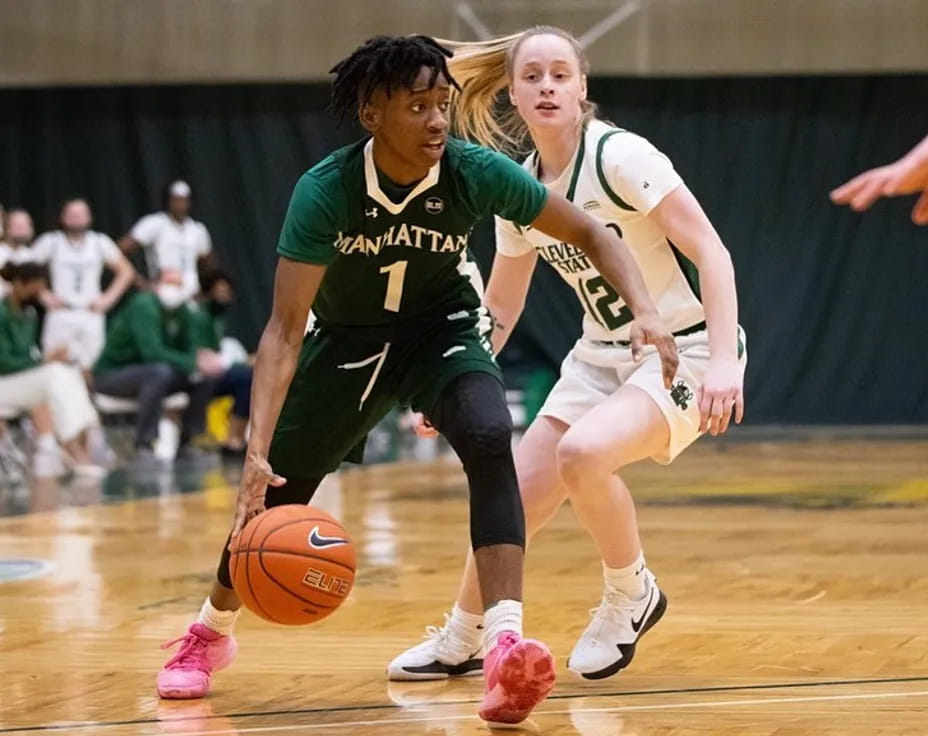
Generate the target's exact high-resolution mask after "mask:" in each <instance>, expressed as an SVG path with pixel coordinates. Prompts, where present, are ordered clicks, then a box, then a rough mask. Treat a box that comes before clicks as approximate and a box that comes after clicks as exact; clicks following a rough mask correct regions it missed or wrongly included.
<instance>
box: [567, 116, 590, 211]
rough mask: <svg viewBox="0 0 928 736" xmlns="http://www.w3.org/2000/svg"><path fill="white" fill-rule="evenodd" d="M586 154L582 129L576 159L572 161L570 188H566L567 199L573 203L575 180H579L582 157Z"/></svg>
mask: <svg viewBox="0 0 928 736" xmlns="http://www.w3.org/2000/svg"><path fill="white" fill-rule="evenodd" d="M584 154H586V128H584V129H583V135H581V136H580V147H579V148H578V149H577V158H576V160H574V173H573V174H571V176H570V186H569V187H567V199H568V200H569V201H570V202H573V201H574V194H575V193H576V191H577V180H578V179H579V178H580V169H582V168H583V156H584Z"/></svg>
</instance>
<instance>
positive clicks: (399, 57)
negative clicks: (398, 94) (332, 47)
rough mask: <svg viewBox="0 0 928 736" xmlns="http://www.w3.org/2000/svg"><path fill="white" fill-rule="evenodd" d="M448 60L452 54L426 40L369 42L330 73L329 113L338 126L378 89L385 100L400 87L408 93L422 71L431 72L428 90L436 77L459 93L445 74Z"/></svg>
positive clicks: (396, 38) (392, 38) (377, 38)
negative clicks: (332, 114)
mask: <svg viewBox="0 0 928 736" xmlns="http://www.w3.org/2000/svg"><path fill="white" fill-rule="evenodd" d="M450 57H451V51H450V50H449V49H446V48H445V47H444V46H441V45H440V44H439V43H438V42H437V41H435V39H433V38H431V37H429V36H422V35H414V36H374V37H373V38H369V39H368V40H367V41H365V42H364V43H363V44H362V45H361V46H359V47H358V48H356V49H355V50H354V51H353V52H352V53H351V54H350V55H349V56H348V57H346V58H344V59H342V60H341V61H340V62H338V63H337V64H336V65H335V66H333V67H332V68H331V69H330V70H329V73H330V74H334V75H335V80H334V81H333V82H332V102H331V105H330V109H331V110H332V112H333V113H334V114H335V116H336V117H337V118H338V120H339V122H341V121H342V120H344V119H345V116H346V115H354V114H356V113H357V111H358V108H359V107H362V106H364V105H366V104H367V103H368V102H370V99H371V96H372V95H373V94H374V92H375V90H377V89H378V88H383V89H384V91H385V92H386V93H387V97H389V96H390V95H391V94H392V93H393V90H395V89H399V88H400V87H406V88H407V89H411V88H412V85H413V84H414V83H415V81H416V77H417V76H418V75H419V71H420V70H421V69H422V67H426V68H428V69H430V70H431V72H432V73H431V76H430V77H429V89H432V88H433V87H434V86H435V83H436V82H437V81H438V75H439V74H441V75H442V76H444V78H445V79H447V80H448V83H449V84H451V85H453V86H454V87H455V88H457V89H460V87H458V83H457V82H455V81H454V79H453V78H452V76H451V74H450V73H449V71H448V64H447V59H448V58H450Z"/></svg>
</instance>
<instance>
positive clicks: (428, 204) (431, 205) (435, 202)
mask: <svg viewBox="0 0 928 736" xmlns="http://www.w3.org/2000/svg"><path fill="white" fill-rule="evenodd" d="M443 209H445V202H444V200H442V199H441V198H440V197H429V198H428V199H427V200H425V211H426V212H428V213H429V214H431V215H437V214H438V213H439V212H441V211H442V210H443Z"/></svg>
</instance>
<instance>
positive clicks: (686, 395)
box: [670, 379, 694, 411]
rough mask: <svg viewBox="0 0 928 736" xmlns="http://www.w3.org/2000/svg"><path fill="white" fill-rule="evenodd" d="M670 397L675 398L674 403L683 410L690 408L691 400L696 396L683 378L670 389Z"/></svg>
mask: <svg viewBox="0 0 928 736" xmlns="http://www.w3.org/2000/svg"><path fill="white" fill-rule="evenodd" d="M670 398H671V399H673V403H674V404H676V405H677V406H679V407H680V408H681V409H683V411H686V410H687V409H688V408H689V405H690V404H689V402H691V401H692V400H693V398H694V394H693V392H692V391H690V387H689V386H687V385H686V383H685V382H684V381H683V380H682V379H681V380H679V381H677V382H676V383H675V384H674V386H673V388H672V389H670Z"/></svg>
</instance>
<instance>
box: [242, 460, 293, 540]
mask: <svg viewBox="0 0 928 736" xmlns="http://www.w3.org/2000/svg"><path fill="white" fill-rule="evenodd" d="M286 482H287V479H286V478H284V477H283V476H282V475H277V473H275V472H274V471H273V469H272V468H271V464H270V463H269V462H268V461H267V459H266V458H263V457H258V456H255V455H252V454H251V453H249V454H248V455H246V456H245V466H244V467H243V468H242V479H241V480H240V481H239V484H238V499H237V501H236V506H235V521H234V523H233V524H232V538H231V540H230V547H231V542H232V541H234V540H235V538H236V537H237V536H238V535H239V534H241V533H242V529H244V528H245V525H246V524H247V523H248V522H249V521H251V519H252V518H254V517H255V516H257V515H258V514H260V513H261V512H262V511H264V497H265V496H266V495H267V487H268V486H274V487H275V488H279V487H280V486H282V485H284V484H285V483H286Z"/></svg>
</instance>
